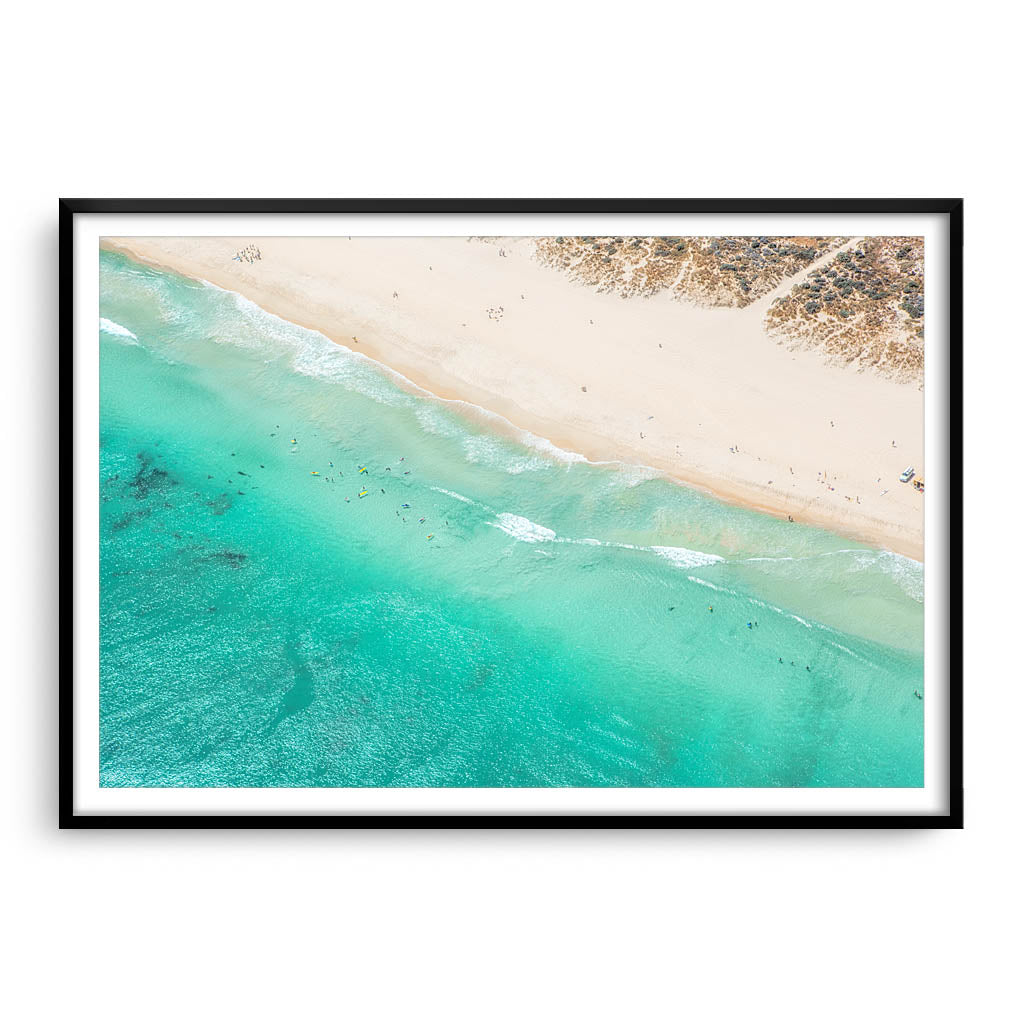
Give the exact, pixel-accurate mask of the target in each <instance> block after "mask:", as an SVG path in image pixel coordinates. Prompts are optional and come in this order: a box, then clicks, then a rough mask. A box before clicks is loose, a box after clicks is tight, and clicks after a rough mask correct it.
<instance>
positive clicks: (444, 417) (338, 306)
mask: <svg viewBox="0 0 1024 1024" xmlns="http://www.w3.org/2000/svg"><path fill="white" fill-rule="evenodd" d="M924 256H925V254H924V241H923V239H922V238H920V237H915V236H895V235H893V236H890V235H885V236H877V235H876V236H871V235H869V236H789V235H787V236H753V235H749V236H747V235H744V236H678V237H676V236H671V237H670V236H630V235H615V236H610V235H605V236H567V235H551V236H544V237H533V236H500V237H492V236H487V237H482V236H436V237H429V236H410V237H396V236H369V235H367V236H358V235H353V236H337V237H330V236H309V237H292V236H252V237H248V236H245V237H243V236H238V237H223V236H182V237H170V236H169V237H135V236H124V237H122V236H110V237H103V238H102V239H101V242H100V251H99V254H98V260H99V285H100V309H99V365H100V423H99V426H100V437H99V442H100V447H99V469H100V488H99V489H100V534H99V545H100V559H99V565H100V591H99V601H100V658H99V664H100V690H99V694H100V709H99V725H100V730H99V770H100V785H101V786H104V787H283V788H294V787H324V788H329V787H482V788H491V787H493V788H508V787H517V788H518V787H522V788H538V787H580V788H588V787H625V788H659V787H661V788H669V787H693V788H702V787H776V788H778V787H921V786H922V785H923V784H924V708H925V702H926V700H927V693H926V690H925V684H924V564H923V562H924V528H925V527H924V480H925V450H924V449H925V444H924V353H925V324H924V287H925V282H924V265H925V262H924Z"/></svg>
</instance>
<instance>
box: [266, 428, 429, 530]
mask: <svg viewBox="0 0 1024 1024" xmlns="http://www.w3.org/2000/svg"><path fill="white" fill-rule="evenodd" d="M270 436H271V437H273V436H274V435H273V434H271V435H270ZM289 443H290V444H292V445H293V447H292V449H291V451H290V454H292V455H294V454H295V453H296V452H297V451H298V450H299V449H298V443H299V441H298V438H295V437H293V438H291V440H290V442H289ZM398 461H399V462H405V456H404V455H403V456H402V457H401V458H400V459H399V460H398ZM327 465H328V466H330V467H331V468H332V469H333V468H334V463H333V462H332V461H330V460H328V462H327ZM369 472H370V471H369V470H368V469H367V467H366V466H360V467H359V470H358V472H357V473H356V476H359V475H360V474H362V473H366V474H367V475H369ZM384 472H385V473H390V472H391V467H390V466H385V467H384ZM411 472H412V471H411V470H409V469H404V470H402V475H403V476H409V474H410V473H411ZM309 475H310V476H320V471H319V470H318V469H311V470H310V471H309ZM337 475H338V476H339V477H344V476H345V474H344V473H342V472H341V470H338V471H337ZM323 480H324V482H325V483H334V477H333V476H325V477H324V478H323ZM369 493H370V490H369V488H368V487H365V486H364V487H363V489H362V490H361V491H360V492H359V493H358V494H357V495H356V497H357V498H365V497H367V496H368V495H369ZM380 493H381V494H387V491H385V489H384V488H383V487H382V488H381V489H380ZM345 501H346V502H349V503H351V501H352V499H351V498H350V497H349V496H348V495H346V496H345ZM411 507H412V506H411V505H409V504H408V503H407V502H406V503H403V504H402V508H411ZM395 515H396V516H398V517H399V518H401V520H402V522H403V523H404V522H405V521H406V519H405V516H403V515H402V513H401V511H400V510H398V509H396V510H395ZM419 521H420V523H421V524H422V523H425V522H426V521H427V518H426V516H421V517H420V520H419ZM445 523H446V524H447V520H445ZM433 539H434V535H433V534H432V533H429V534H427V540H433Z"/></svg>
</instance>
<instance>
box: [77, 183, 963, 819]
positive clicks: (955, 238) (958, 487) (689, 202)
mask: <svg viewBox="0 0 1024 1024" xmlns="http://www.w3.org/2000/svg"><path fill="white" fill-rule="evenodd" d="M963 210H964V203H963V200H962V199H955V198H954V199H948V198H933V199H928V198H915V199H237V198H235V199H209V198H208V199H83V198H76V199H61V200H59V235H60V282H59V288H60V353H61V355H62V356H64V357H65V358H64V359H62V360H61V364H60V381H59V388H60V391H59V408H60V421H61V422H60V436H61V439H62V443H64V444H65V445H66V444H67V443H70V439H69V437H68V435H69V434H70V432H71V427H70V426H68V425H69V424H70V423H72V422H73V412H74V408H73V401H74V399H73V379H74V362H73V360H74V357H75V346H74V324H73V320H74V317H73V302H74V253H73V242H74V231H75V217H76V215H78V214H90V213H134V214H172V215H173V214H202V213H207V214H275V213H279V214H389V213H390V214H417V213H422V214H428V213H435V214H436V213H452V214H460V213H461V214H545V213H547V214H555V213H562V214H565V213H577V214H608V213H633V214H641V213H653V214H773V213H775V214H814V213H817V214H862V215H872V214H939V215H943V216H945V217H947V218H948V233H949V234H948V237H949V266H948V280H949V290H948V296H949V298H948V302H949V308H948V317H949V361H950V365H949V382H950V393H949V415H948V431H949V460H950V465H949V467H948V468H949V481H950V492H949V628H948V667H949V736H948V743H949V760H948V763H949V777H948V800H947V804H946V811H945V813H939V814H932V813H921V814H904V813H900V814H757V815H738V814H710V815H709V814H688V813H674V812H668V813H665V812H655V813H649V812H643V813H637V814H631V815H622V814H607V815H604V814H602V815H594V814H578V815H577V814H572V815H568V814H562V813H558V814H551V815H533V814H531V815H509V814H503V813H495V814H479V815H478V814H474V815H455V814H419V815H391V814H374V815H329V814H325V815H321V814H273V815H272V814H267V815H263V814H260V815H250V814H209V815H207V814H202V815H200V814H181V815H179V814H174V815H167V814H142V815H135V814H132V815H114V814H79V813H76V811H75V807H74V742H75V740H74V678H73V671H72V668H71V659H70V656H69V655H68V654H67V653H65V655H64V657H63V658H62V659H61V661H60V669H59V681H58V685H59V736H58V750H59V769H58V779H59V796H58V825H59V827H60V828H62V829H80V828H119V829H124V828H175V829H193V828H232V829H238V828H242V829H254V828H259V829H263V828H404V827H410V826H418V827H432V828H533V829H536V828H547V829H550V828H573V829H578V828H619V829H621V828H629V829H636V828H660V829H663V828H730V829H731V828H772V829H776V828H963V825H964V797H963ZM68 356H70V357H71V358H70V359H69V358H67V357H68ZM73 516H74V495H73V493H72V491H71V490H69V488H68V487H66V486H65V487H64V488H63V494H62V496H61V499H60V541H61V542H63V543H62V544H61V548H62V551H61V554H62V555H63V556H64V557H65V558H66V557H68V556H69V555H71V554H73V539H72V525H71V524H72V521H73ZM73 591H74V585H73V577H72V573H71V572H64V573H62V574H61V581H60V625H59V636H60V647H61V651H62V652H70V651H71V650H72V647H73V640H74V604H73Z"/></svg>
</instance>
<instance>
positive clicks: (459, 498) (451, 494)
mask: <svg viewBox="0 0 1024 1024" xmlns="http://www.w3.org/2000/svg"><path fill="white" fill-rule="evenodd" d="M430 489H431V490H432V491H437V493H438V494H447V495H448V497H449V498H454V499H455V500H456V501H462V502H465V503H466V504H467V505H475V504H476V502H475V501H473V499H472V498H467V497H466V496H465V495H464V494H459V493H457V492H456V491H448V490H445V488H443V487H431V488H430Z"/></svg>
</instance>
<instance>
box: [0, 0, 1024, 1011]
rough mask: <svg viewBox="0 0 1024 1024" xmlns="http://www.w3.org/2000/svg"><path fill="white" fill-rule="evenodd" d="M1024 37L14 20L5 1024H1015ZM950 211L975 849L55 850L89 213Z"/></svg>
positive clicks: (761, 9)
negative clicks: (386, 206)
mask: <svg viewBox="0 0 1024 1024" xmlns="http://www.w3.org/2000/svg"><path fill="white" fill-rule="evenodd" d="M1011 12H1013V13H1011ZM1011 17H1012V18H1018V17H1019V16H1018V15H1017V13H1016V11H1015V10H1014V9H1013V8H1012V7H1009V6H1000V7H999V8H996V6H995V5H985V4H971V5H964V6H962V7H959V8H956V9H943V8H941V7H940V6H937V5H934V4H910V3H906V4H893V3H877V2H872V0H862V2H860V3H858V4H856V5H853V4H847V5H837V4H823V3H820V2H814V3H788V4H770V5H769V4H746V3H733V4H729V5H712V4H707V5H705V6H703V7H702V8H700V9H698V10H692V9H690V10H688V9H686V8H685V7H684V6H683V5H682V4H676V3H673V4H665V5H653V4H652V5H646V6H638V5H618V6H614V7H613V6H611V5H608V6H606V7H604V8H603V9H602V8H601V6H600V5H598V4H595V3H594V2H593V0H591V2H589V3H586V4H583V3H573V4H569V3H566V4H561V5H556V4H554V3H550V2H548V3H531V2H520V3H517V4H514V5H512V4H509V5H506V6H504V7H501V8H493V7H491V6H489V5H485V4H480V3H463V4H441V3H438V4H422V3H419V4H398V3H391V4H387V5H378V6H374V5H370V4H365V5H363V6H362V7H359V8H356V7H353V6H346V5H335V4H319V5H318V4H310V3H305V2H301V0H300V2H293V3H290V4H287V5H281V4H265V3H259V2H252V3H249V4H244V5H242V4H230V5H227V4H214V3H210V2H206V3H194V2H190V0H179V2H178V3H176V4H173V5H166V4H158V5H146V4H138V3H125V2H117V3H107V4H104V5H93V4H82V5H75V6H74V8H71V7H70V5H69V9H68V10H61V9H60V8H59V7H58V6H57V5H51V4H43V3H37V4H34V5H16V6H14V7H12V8H11V9H10V10H9V11H8V12H7V14H6V16H5V18H6V20H5V46H4V54H3V60H2V61H0V85H2V96H3V109H4V145H3V151H4V157H3V159H2V161H0V174H3V177H4V186H5V187H4V189H3V197H4V198H3V202H4V214H5V216H4V218H3V221H2V225H3V231H4V236H5V237H4V239H3V243H4V244H3V245H2V246H0V260H2V267H0V282H2V284H3V293H2V294H3V307H4V308H3V319H2V323H3V336H2V337H3V343H4V346H5V349H6V351H5V354H4V358H5V365H6V367H7V373H5V374H3V375H0V376H2V384H3V396H2V404H0V416H2V422H3V424H4V427H5V433H6V445H5V450H6V455H5V465H6V469H7V472H6V473H5V474H4V501H3V505H2V509H3V517H4V522H3V533H2V536H3V537H4V539H5V540H6V543H7V546H6V550H5V552H4V568H5V570H6V571H5V573H4V580H5V584H6V585H5V588H4V595H3V609H2V613H3V614H2V619H0V621H2V622H3V624H4V634H5V641H6V642H5V647H6V650H7V651H8V652H9V656H8V659H7V672H6V673H5V677H4V680H3V685H4V693H5V696H6V700H4V701H3V704H2V705H0V707H2V709H3V713H2V718H0V721H2V724H3V728H4V736H3V740H4V742H3V743H2V744H0V757H2V761H0V770H2V778H3V779H4V782H5V795H6V802H5V803H6V805H5V807H4V813H3V818H2V821H3V832H4V836H3V841H2V842H0V857H2V858H3V861H4V864H3V874H2V878H3V886H4V897H3V903H2V922H3V924H2V932H0V942H2V944H3V946H4V948H3V949H0V971H2V972H3V973H4V974H6V977H7V980H6V981H5V982H4V983H3V984H2V986H0V1012H3V1014H4V1016H5V1017H6V1018H7V1019H10V1020H16V1021H22V1020H25V1021H63V1020H67V1019H74V1020H76V1021H85V1022H91V1021H104V1022H121V1021H126V1022H127V1021H132V1022H136V1021H145V1022H152V1021H175V1022H177V1021H182V1020H188V1021H200V1022H205V1021H213V1020H217V1021H235V1020H239V1021H247V1022H251V1021H283V1020H303V1021H308V1020H331V1019H342V1018H345V1019H351V1020H355V1021H364V1020H368V1021H385V1020H401V1021H412V1020H416V1021H419V1020H428V1021H430V1020H444V1021H449V1020H458V1021H461V1020H467V1021H468V1020H472V1021H488V1022H489V1021H494V1020H498V1021H504V1020H512V1021H519V1020H523V1019H529V1020H543V1021H548V1020H560V1021H576V1020H580V1021H593V1020H613V1019H614V1020H650V1019H666V1018H667V1019H682V1018H686V1019H693V1020H701V1021H706V1020H714V1021H719V1020H724V1021H733V1020H744V1021H745V1020H748V1019H751V1018H756V1019H757V1020H758V1021H763V1020H771V1021H774V1020H781V1021H787V1022H793V1021H815V1022H818V1021H828V1022H830V1024H831V1022H836V1021H854V1020H856V1021H863V1020H873V1021H890V1020H897V1019H899V1020H901V1021H902V1020H907V1019H914V1020H922V1019H923V1020H929V1021H935V1020H960V1019H964V1018H970V1019H979V1020H991V1019H1003V1018H1004V1017H1007V1016H1010V1014H1011V1013H1012V1006H1013V1005H1018V1006H1019V1001H1018V1000H1017V999H1016V996H1015V993H1014V991H1013V990H1011V975H1012V974H1013V973H1014V972H1015V970H1016V969H1018V968H1019V957H1020V942H1019V919H1020V914H1021V910H1022V906H1021V884H1020V877H1019V863H1020V852H1019V842H1020V838H1021V832H1022V830H1021V823H1020V813H1021V796H1020V789H1019V785H1020V770H1019V754H1018V750H1019V735H1020V719H1021V711H1022V700H1021V686H1022V673H1021V670H1020V666H1019V660H1018V656H1017V653H1016V652H1017V650H1018V648H1017V645H1016V643H1015V641H1016V640H1017V639H1018V638H1019V635H1020V625H1019V622H1018V619H1019V614H1018V610H1017V608H1016V607H1015V605H1014V598H1015V595H1016V593H1017V591H1018V590H1019V588H1020V570H1021V559H1020V556H1019V549H1020V544H1019V542H1018V541H1017V540H1016V537H1015V534H1016V533H1017V531H1018V525H1019V514H1018V511H1017V509H1018V506H1019V499H1020V497H1021V485H1020V483H1019V480H1020V473H1019V467H1018V466H1017V461H1018V460H1017V459H1016V458H1015V453H1014V451H1013V450H1012V449H1010V448H1009V446H1008V445H1007V441H1011V440H1012V441H1014V442H1015V441H1016V440H1017V438H1018V437H1019V436H1020V418H1019V409H1020V397H1019V388H1020V384H1021V380H1022V373H1021V371H1022V365H1021V364H1022V359H1021V342H1022V338H1021V328H1020V318H1019V317H1020V314H1019V312H1018V306H1019V303H1020V298H1019V295H1020V292H1019V285H1018V284H1017V281H1018V279H1019V276H1020V272H1021V271H1020V258H1019V256H1018V255H1017V250H1018V248H1019V246H1020V242H1021V237H1022V234H1021V229H1022V223H1021V219H1022V218H1021V213H1020V207H1019V203H1020V195H1019V191H1020V177H1021V172H1020V159H1019V157H1020V154H1019V152H1018V151H1017V147H1018V145H1019V123H1020V121H1019V110H1018V104H1019V99H1020V93H1019V78H1018V74H1017V72H1018V67H1019V58H1018V55H1017V47H1018V45H1019V39H1020V33H1019V28H1020V26H1019V23H1018V24H1016V25H1014V24H1011V23H1010V22H1009V21H1008V19H1010V18H1011ZM946 194H954V195H956V194H960V195H965V196H966V197H967V203H968V205H967V228H966V234H967V250H966V252H967V293H966V299H967V310H968V319H967V331H966V350H967V382H966V383H967V406H966V417H967V465H966V471H967V490H968V499H967V507H966V512H967V529H968V537H967V581H968V591H967V601H968V607H967V620H966V639H967V674H966V689H967V715H966V717H967V732H966V741H967V747H966V773H967V829H966V830H965V831H963V832H951V833H947V832H935V833H927V832H925V833H867V834H859V833H819V832H814V831H805V832H798V833H790V834H782V833H776V834H771V833H753V832H733V833H725V832H721V833H712V832H707V833H693V834H690V833H686V832H678V833H671V832H651V833H635V834H614V835H603V834H572V833H568V832H563V833H556V834H547V835H541V834H537V835H516V834H511V833H488V832H477V833H463V834H454V835H444V834H431V833H417V834H413V833H384V834H363V835H359V834H353V835H350V834H345V833H341V832H339V833H336V834H319V833H312V832H311V833H299V834H294V835H273V834H261V833H250V834H238V835H232V834H226V833H224V834H170V833H168V834H161V833H152V834H130V833H123V834H121V833H116V832H112V833H105V834H89V833H77V834H70V833H66V834H59V833H58V832H57V831H56V829H55V820H56V810H55V800H56V753H55V721H56V718H55V709H56V700H55V686H56V659H57V650H56V632H55V629H54V624H55V619H56V607H57V604H56V574H57V568H58V559H57V554H56V547H55V543H56V524H57V513H56V489H57V486H58V484H59V482H60V479H61V477H62V475H64V474H68V471H69V467H68V465H67V461H68V459H67V456H66V454H62V452H61V450H60V448H59V447H58V439H57V431H56V403H55V395H56V390H55V381H56V370H57V351H56V339H57V290H56V284H57V203H56V200H57V197H58V196H59V195H83V196H118V195H127V196H151V195H152V196H220V195H242V196H282V195H284V196H292V195H313V196H321V195H324V196H331V195H335V196H378V195H380V196H390V195H410V196H433V195H449V196H463V195H464V196H492V195H497V196H503V195H510V196H531V195H545V196H560V195H572V196H576V195H580V196H605V195H613V196H617V195H625V196H631V195H653V196H662V195H666V196H702V195H703V196H730V195H739V196H758V195H760V196H772V195H781V196H811V195H815V196H829V195H837V196H879V195H894V196H902V195H946ZM1015 447H1016V445H1015V444H1014V448H1015ZM1001 465H1002V466H1003V467H1004V469H1005V472H1004V473H1003V475H1002V476H1001V478H1000V481H999V482H996V479H995V478H996V476H998V475H999V473H998V468H999V467H1000V466H1001Z"/></svg>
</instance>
